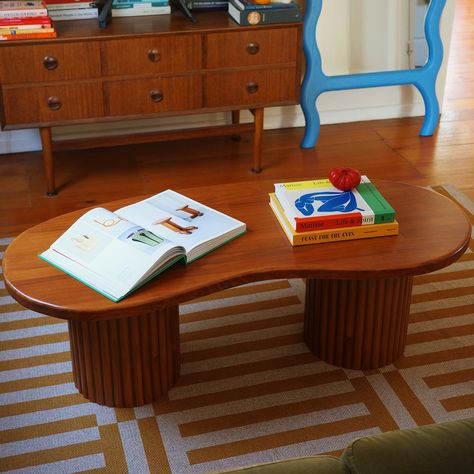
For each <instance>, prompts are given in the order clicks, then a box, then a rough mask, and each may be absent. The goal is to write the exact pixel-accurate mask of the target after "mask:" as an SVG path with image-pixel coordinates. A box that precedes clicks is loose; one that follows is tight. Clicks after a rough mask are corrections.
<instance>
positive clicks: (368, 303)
mask: <svg viewBox="0 0 474 474" xmlns="http://www.w3.org/2000/svg"><path fill="white" fill-rule="evenodd" d="M412 286H413V277H402V278H385V279H374V280H316V279H308V280H307V282H306V308H305V318H304V338H305V341H306V344H307V345H308V347H309V348H310V349H311V351H312V352H313V353H314V354H315V355H317V356H318V357H319V358H321V359H322V360H324V361H326V362H329V363H330V364H333V365H336V366H339V367H346V368H349V369H375V368H378V367H383V366H385V365H387V364H390V363H391V362H393V361H394V360H396V359H397V358H398V357H400V356H401V355H402V353H403V349H404V347H405V342H406V335H407V328H408V315H409V311H410V299H411V290H412Z"/></svg>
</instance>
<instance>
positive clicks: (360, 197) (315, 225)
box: [270, 176, 399, 246]
mask: <svg viewBox="0 0 474 474" xmlns="http://www.w3.org/2000/svg"><path fill="white" fill-rule="evenodd" d="M270 207H271V208H272V210H273V212H274V214H275V216H276V218H277V219H278V222H279V223H280V225H281V227H282V229H283V231H284V232H285V235H286V236H287V237H288V240H289V241H290V243H291V245H295V246H296V245H308V244H318V243H323V242H335V241H339V240H354V239H365V238H371V237H383V236H388V235H397V234H398V231H399V226H398V222H397V221H396V220H395V211H394V209H393V208H392V206H390V204H389V203H388V202H387V201H386V199H385V198H384V197H383V196H382V195H381V194H380V192H379V191H378V190H377V188H376V187H375V186H374V184H373V183H371V182H370V180H369V178H367V176H362V178H361V182H360V184H359V185H358V186H357V187H356V188H354V189H352V190H350V191H341V190H339V189H336V188H335V187H334V186H333V185H332V184H331V183H330V181H329V180H328V179H319V180H314V181H297V182H292V183H277V184H275V192H274V193H271V194H270Z"/></svg>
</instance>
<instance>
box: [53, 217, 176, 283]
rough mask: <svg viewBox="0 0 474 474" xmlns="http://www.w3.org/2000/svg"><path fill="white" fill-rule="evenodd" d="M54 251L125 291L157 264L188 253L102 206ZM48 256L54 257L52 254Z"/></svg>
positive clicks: (72, 229) (78, 223)
mask: <svg viewBox="0 0 474 474" xmlns="http://www.w3.org/2000/svg"><path fill="white" fill-rule="evenodd" d="M51 250H53V251H54V252H57V253H59V254H61V255H62V256H63V257H67V258H68V259H69V260H71V261H73V262H75V263H76V264H79V265H81V266H83V267H85V268H87V269H88V270H89V271H91V272H93V273H96V274H97V275H99V276H101V277H103V278H106V279H107V281H108V282H109V285H110V286H112V287H113V288H114V287H115V288H117V289H119V288H120V289H122V290H129V289H131V288H132V287H133V286H134V285H136V284H137V283H138V282H139V281H140V280H141V279H143V278H146V276H148V274H149V273H150V272H151V271H153V270H154V269H156V267H157V266H159V265H161V264H163V263H166V261H168V260H169V259H170V258H173V257H175V256H176V255H177V254H179V253H184V249H180V248H178V247H177V246H176V245H174V244H173V243H172V242H169V241H168V240H166V239H165V238H163V237H161V236H158V235H156V234H154V233H153V232H150V231H147V230H145V229H144V228H143V227H140V226H138V225H136V224H134V223H131V222H129V221H127V220H125V219H123V218H121V217H119V216H117V215H116V214H114V213H112V212H110V211H108V210H106V209H102V208H97V209H92V210H91V211H89V212H87V213H86V214H84V215H83V216H82V217H81V218H80V219H78V220H77V221H76V222H75V223H74V224H73V225H72V226H71V227H70V228H69V229H68V230H67V231H66V232H65V233H64V234H63V235H61V237H60V238H59V239H58V240H56V241H55V242H54V243H53V244H52V245H51ZM47 257H48V258H51V253H48V255H47ZM58 260H59V259H58ZM61 260H62V259H61ZM51 263H55V262H51ZM56 263H58V264H59V261H58V262H56ZM69 270H71V271H72V270H73V267H70V266H69ZM78 272H79V270H78Z"/></svg>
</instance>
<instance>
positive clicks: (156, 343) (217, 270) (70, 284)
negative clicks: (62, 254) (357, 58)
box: [3, 181, 470, 407]
mask: <svg viewBox="0 0 474 474" xmlns="http://www.w3.org/2000/svg"><path fill="white" fill-rule="evenodd" d="M376 185H377V187H378V188H379V190H380V191H381V192H382V194H383V195H384V196H385V197H386V198H387V200H388V201H389V202H390V204H391V205H392V206H393V207H394V208H395V210H396V215H397V220H398V221H399V223H400V234H399V235H398V236H391V237H381V238H373V239H363V240H353V241H345V242H332V243H324V244H315V245H307V246H303V247H292V246H291V245H290V244H289V242H288V240H287V239H286V237H285V236H284V234H283V231H282V230H281V228H280V226H279V224H278V223H277V221H276V219H275V217H274V216H273V214H272V211H271V209H270V207H269V205H268V192H272V191H273V183H272V182H255V183H236V184H228V185H218V186H209V187H205V188H190V189H183V190H180V192H181V193H183V194H184V195H186V196H189V197H190V198H192V199H195V200H197V201H201V202H203V203H205V204H207V205H209V206H211V207H214V208H216V209H218V210H220V211H222V212H225V213H227V214H229V215H231V216H233V217H235V218H237V219H240V220H242V221H244V222H246V224H247V233H246V234H245V235H243V236H242V237H239V238H238V239H236V240H234V241H232V242H229V243H228V244H226V245H224V246H223V247H221V248H219V249H217V250H215V251H214V252H212V253H210V254H209V255H206V256H205V257H204V258H202V259H200V260H197V261H195V262H193V263H192V264H191V265H188V266H184V265H183V266H181V265H177V266H174V267H173V268H171V269H168V270H166V272H164V273H163V274H161V275H160V276H158V277H157V278H155V279H154V280H153V281H151V282H149V283H148V284H147V285H146V286H144V287H143V288H141V289H139V290H138V291H136V292H135V293H134V294H132V295H130V296H129V297H127V298H126V299H124V300H123V301H121V302H119V303H112V302H111V301H109V300H108V299H106V298H105V297H103V296H101V295H100V294H98V293H96V292H94V291H93V290H91V289H89V288H88V287H86V286H85V285H83V284H81V283H80V282H78V281H76V280H75V279H73V278H71V277H70V276H68V275H66V274H64V273H63V272H61V271H59V270H57V269H56V268H54V267H52V266H51V265H49V264H47V263H45V262H44V261H43V260H41V259H40V258H38V254H39V253H41V252H42V251H44V250H45V249H46V248H48V247H49V245H50V244H51V243H52V242H53V241H54V240H55V239H56V238H57V237H59V235H60V234H62V233H63V232H64V231H65V230H66V228H67V227H68V226H70V225H71V224H72V223H73V222H74V221H75V220H76V219H77V218H78V217H79V216H80V215H81V214H82V213H83V212H84V210H81V211H76V212H72V213H70V214H65V215H63V216H59V217H56V218H54V219H51V220H49V221H47V222H44V223H42V224H39V225H37V226H35V227H32V228H31V229H29V230H27V231H25V232H24V233H22V234H21V235H20V236H19V237H17V238H16V239H15V240H14V241H13V242H12V244H11V245H10V246H9V247H8V248H7V251H6V253H5V256H4V260H3V266H4V277H5V283H6V287H7V288H8V291H9V292H10V293H11V295H12V296H13V297H14V298H15V299H16V300H17V301H18V302H19V303H21V304H22V305H23V306H25V307H27V308H30V309H32V310H35V311H38V312H40V313H43V314H47V315H51V316H55V317H57V318H62V319H66V320H67V321H68V327H69V337H70V342H71V354H72V367H73V376H74V382H75V384H76V386H77V388H78V389H79V391H80V392H81V393H82V394H83V395H84V396H85V397H86V398H88V399H89V400H91V401H94V402H97V403H100V404H104V405H107V406H116V407H131V406H138V405H143V404H145V403H150V402H151V401H153V400H157V399H158V398H159V397H160V396H162V395H164V394H166V393H167V391H168V390H169V388H170V387H171V386H172V385H173V384H174V383H175V382H176V380H177V378H178V375H179V367H180V356H179V353H180V350H179V323H178V315H179V313H178V305H179V304H180V303H183V302H185V301H189V300H191V299H193V298H196V297H200V296H204V295H207V294H210V293H213V292H216V291H219V290H223V289H225V288H229V287H232V286H236V285H240V284H243V283H249V282H253V281H260V280H267V279H275V278H297V277H299V278H306V280H307V289H306V307H305V316H304V338H305V341H306V343H307V344H308V346H309V348H310V349H311V350H312V351H313V352H314V353H315V354H316V355H317V356H319V357H320V358H321V359H323V360H325V361H327V362H329V363H331V364H335V365H338V366H342V367H347V368H353V369H371V368H377V367H382V366H384V365H387V364H389V363H391V362H392V361H394V360H395V359H396V358H398V357H399V356H400V355H401V354H402V352H403V349H404V346H405V340H406V334H407V326H408V314H409V308H410V297H411V290H412V284H413V276H414V275H417V274H422V273H427V272H431V271H433V270H437V269H439V268H442V267H445V266H447V265H449V264H450V263H452V262H454V261H455V260H457V259H458V258H459V257H460V256H461V255H462V254H463V253H464V251H465V250H466V248H467V246H468V243H469V239H470V224H469V222H468V220H467V218H466V217H465V216H464V214H463V212H462V211H461V209H460V208H459V207H458V206H457V205H456V204H454V203H453V202H451V201H450V200H449V199H447V198H445V197H443V196H440V195H439V194H437V193H435V192H433V191H430V190H427V189H423V188H420V187H415V186H410V185H406V184H400V183H391V182H384V181H380V182H376ZM158 191H160V190H159V189H157V192H158ZM137 200H139V198H133V199H127V200H122V201H116V202H114V203H109V204H105V205H103V207H106V208H109V209H117V208H119V207H121V206H123V205H126V204H130V203H132V202H135V201H137Z"/></svg>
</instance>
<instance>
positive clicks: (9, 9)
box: [0, 0, 48, 18]
mask: <svg viewBox="0 0 474 474" xmlns="http://www.w3.org/2000/svg"><path fill="white" fill-rule="evenodd" d="M47 14H48V12H47V10H46V5H45V4H44V2H43V1H41V0H30V1H1V2H0V18H24V17H33V16H47Z"/></svg>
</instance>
